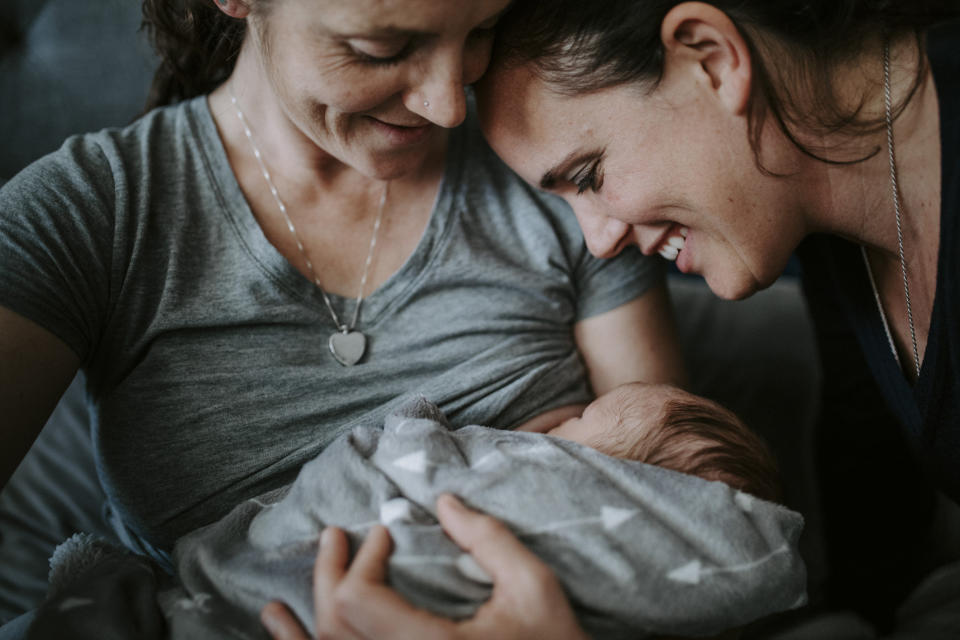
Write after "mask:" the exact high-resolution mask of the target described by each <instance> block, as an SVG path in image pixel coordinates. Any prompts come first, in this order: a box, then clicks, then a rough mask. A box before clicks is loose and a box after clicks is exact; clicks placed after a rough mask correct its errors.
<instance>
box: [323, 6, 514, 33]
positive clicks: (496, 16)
mask: <svg viewBox="0 0 960 640" xmlns="http://www.w3.org/2000/svg"><path fill="white" fill-rule="evenodd" d="M512 4H513V3H512V2H510V3H507V6H505V7H504V8H503V9H501V10H500V11H497V12H496V13H495V14H493V15H492V16H490V17H489V18H487V19H486V20H484V21H483V22H481V23H480V24H483V23H485V22H489V21H491V20H493V21H494V22H495V23H496V22H499V21H500V18H502V17H503V14H505V13H506V12H507V10H508V9H510V7H511V6H512ZM327 33H328V34H331V35H335V36H337V37H339V38H347V39H373V40H376V39H378V38H422V37H427V36H432V35H436V34H435V33H433V32H431V31H423V30H422V29H404V28H401V27H398V26H395V25H386V26H383V27H377V28H375V29H372V30H370V31H365V32H362V33H339V32H334V31H332V30H328V31H327Z"/></svg>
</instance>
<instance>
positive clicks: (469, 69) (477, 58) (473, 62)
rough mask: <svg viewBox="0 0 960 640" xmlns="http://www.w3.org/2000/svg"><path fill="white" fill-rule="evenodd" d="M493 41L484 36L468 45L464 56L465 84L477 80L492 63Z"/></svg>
mask: <svg viewBox="0 0 960 640" xmlns="http://www.w3.org/2000/svg"><path fill="white" fill-rule="evenodd" d="M492 45H493V41H492V40H491V39H490V38H483V39H480V40H478V41H477V42H476V43H474V44H472V45H470V46H468V48H467V50H466V51H465V52H464V56H463V84H465V85H467V84H473V83H475V82H477V81H478V80H479V79H480V78H481V76H483V74H484V72H485V71H486V70H487V66H488V65H489V64H490V51H491V49H492Z"/></svg>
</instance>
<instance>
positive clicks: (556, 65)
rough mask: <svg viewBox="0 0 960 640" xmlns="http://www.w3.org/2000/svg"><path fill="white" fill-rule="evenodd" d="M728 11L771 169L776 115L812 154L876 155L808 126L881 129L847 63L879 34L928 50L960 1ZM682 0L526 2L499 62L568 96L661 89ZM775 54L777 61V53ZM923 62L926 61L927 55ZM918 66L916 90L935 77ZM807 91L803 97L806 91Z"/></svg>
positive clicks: (725, 6)
mask: <svg viewBox="0 0 960 640" xmlns="http://www.w3.org/2000/svg"><path fill="white" fill-rule="evenodd" d="M707 2H708V3H709V4H711V5H713V6H715V7H717V8H718V9H720V10H722V11H724V12H725V13H726V14H727V15H728V16H729V17H730V19H731V20H732V21H733V22H734V24H735V25H736V26H737V28H738V29H739V30H740V33H741V35H742V36H743V37H744V40H745V41H746V42H747V45H748V46H749V48H750V52H751V60H752V64H753V74H754V78H755V79H756V81H755V83H754V94H753V96H752V97H751V103H750V110H749V112H748V115H749V117H750V140H751V144H752V146H753V149H754V153H755V156H756V158H757V164H758V166H760V168H761V169H763V167H762V166H761V163H760V157H759V141H760V136H761V131H762V125H763V122H764V120H765V118H766V117H767V116H772V117H773V118H774V120H775V122H776V123H777V125H778V126H779V127H780V129H781V130H782V131H783V132H784V133H785V134H786V136H787V137H788V138H789V139H790V140H791V141H792V142H793V144H794V145H796V146H797V148H799V149H800V150H802V151H803V152H804V153H806V154H808V155H810V156H812V157H814V158H817V159H819V160H822V161H824V162H830V163H837V164H846V163H851V162H859V161H862V160H864V159H866V158H867V157H870V156H871V155H873V153H875V152H876V151H877V150H878V149H875V150H874V151H873V152H871V153H868V154H867V155H864V154H863V151H862V149H861V150H859V151H858V155H857V157H854V158H849V157H848V158H837V157H830V155H829V154H830V151H831V150H830V149H814V148H811V147H810V146H808V145H805V144H803V143H801V142H800V141H799V140H798V139H797V132H798V131H800V130H805V131H811V132H815V133H831V132H833V133H835V132H843V133H846V134H850V135H853V136H856V135H859V134H864V133H870V132H874V131H877V130H879V129H880V128H881V127H882V126H883V124H884V123H883V119H882V118H879V119H878V118H868V117H865V116H864V114H863V107H864V104H863V103H862V102H861V104H859V105H854V106H853V107H849V106H844V105H842V104H840V102H839V100H838V98H837V96H836V95H835V94H834V92H833V89H832V79H833V76H834V72H835V70H836V69H837V66H838V63H841V62H844V61H851V60H855V59H856V58H857V57H858V56H860V55H862V53H863V51H864V49H865V48H866V47H867V46H868V44H869V43H871V42H873V41H877V42H879V41H881V40H884V39H897V38H901V37H907V36H912V37H913V38H914V40H915V42H916V45H917V51H918V53H922V52H923V46H924V45H923V32H924V30H925V29H926V28H928V27H930V26H932V25H934V24H936V23H938V22H942V21H944V20H947V19H953V18H956V17H957V15H958V14H960V2H958V1H957V0H914V1H913V2H904V1H903V0H707ZM677 4H680V0H599V2H583V0H516V2H515V4H514V5H513V6H512V7H511V10H510V11H509V12H508V13H507V14H506V15H505V16H504V18H503V20H502V21H501V25H500V32H499V35H498V39H497V43H496V45H495V60H496V63H506V64H513V63H519V64H530V65H531V67H532V69H533V70H534V72H535V73H536V74H537V75H538V76H539V77H540V78H541V79H543V80H544V81H545V82H546V83H547V84H548V85H549V86H550V87H551V88H552V89H553V90H555V91H557V92H559V93H564V94H577V93H582V92H590V91H595V90H599V89H603V88H607V87H611V86H615V85H620V84H626V83H634V84H637V85H638V86H640V87H642V88H644V89H645V90H648V91H653V90H654V89H655V88H656V87H657V85H658V83H659V82H660V80H661V79H662V74H663V62H664V49H663V44H662V41H661V38H660V26H661V24H662V22H663V19H664V18H665V17H666V15H667V13H668V12H669V11H670V10H671V9H672V8H673V7H674V6H676V5H677ZM774 58H775V59H774ZM918 59H921V60H922V59H923V56H922V55H919V56H918ZM925 71H926V70H925V67H923V66H922V65H921V66H920V67H919V68H918V69H917V72H916V78H915V81H914V85H913V87H912V89H911V90H910V92H909V95H908V96H907V97H906V98H905V99H903V100H901V101H900V102H899V103H898V104H897V105H896V106H895V114H898V113H899V112H900V111H902V109H903V108H904V107H905V105H906V104H907V102H909V100H910V97H912V95H913V94H914V93H915V92H916V90H917V88H918V87H919V86H920V84H921V83H922V79H923V78H924V77H925ZM801 95H802V96H804V97H803V100H802V101H801V99H800V98H799V96H801Z"/></svg>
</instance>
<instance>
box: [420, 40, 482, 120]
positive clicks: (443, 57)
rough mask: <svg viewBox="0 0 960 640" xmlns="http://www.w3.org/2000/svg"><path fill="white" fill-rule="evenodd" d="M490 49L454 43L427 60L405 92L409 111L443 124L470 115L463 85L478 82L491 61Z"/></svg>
mask: <svg viewBox="0 0 960 640" xmlns="http://www.w3.org/2000/svg"><path fill="white" fill-rule="evenodd" d="M489 59H490V54H489V49H487V50H486V51H478V50H477V49H476V47H471V46H467V47H466V48H463V47H460V46H456V45H451V46H450V47H448V48H446V49H445V50H443V49H441V50H438V51H436V52H435V53H434V55H433V56H431V59H430V60H429V61H427V65H428V66H427V67H425V68H423V70H422V71H423V72H422V75H421V76H420V78H419V79H418V82H416V83H415V85H414V86H413V87H412V90H411V91H408V92H407V94H406V95H405V96H404V103H405V105H406V107H407V109H409V110H410V111H413V112H414V113H416V114H418V115H419V116H421V117H423V118H426V119H427V120H429V121H430V122H433V123H434V124H437V125H439V126H441V127H446V128H451V127H456V126H457V125H459V124H460V123H461V122H463V120H464V118H466V117H467V98H466V94H465V93H464V86H465V85H467V84H470V83H472V82H475V81H476V80H477V78H479V77H480V75H481V74H482V73H483V71H484V70H485V69H486V66H487V63H488V62H489Z"/></svg>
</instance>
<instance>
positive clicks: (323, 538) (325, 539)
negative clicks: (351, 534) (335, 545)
mask: <svg viewBox="0 0 960 640" xmlns="http://www.w3.org/2000/svg"><path fill="white" fill-rule="evenodd" d="M331 535H333V532H331V531H330V527H324V529H323V531H321V532H320V546H321V547H324V546H326V545H328V544H330V536H331Z"/></svg>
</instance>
